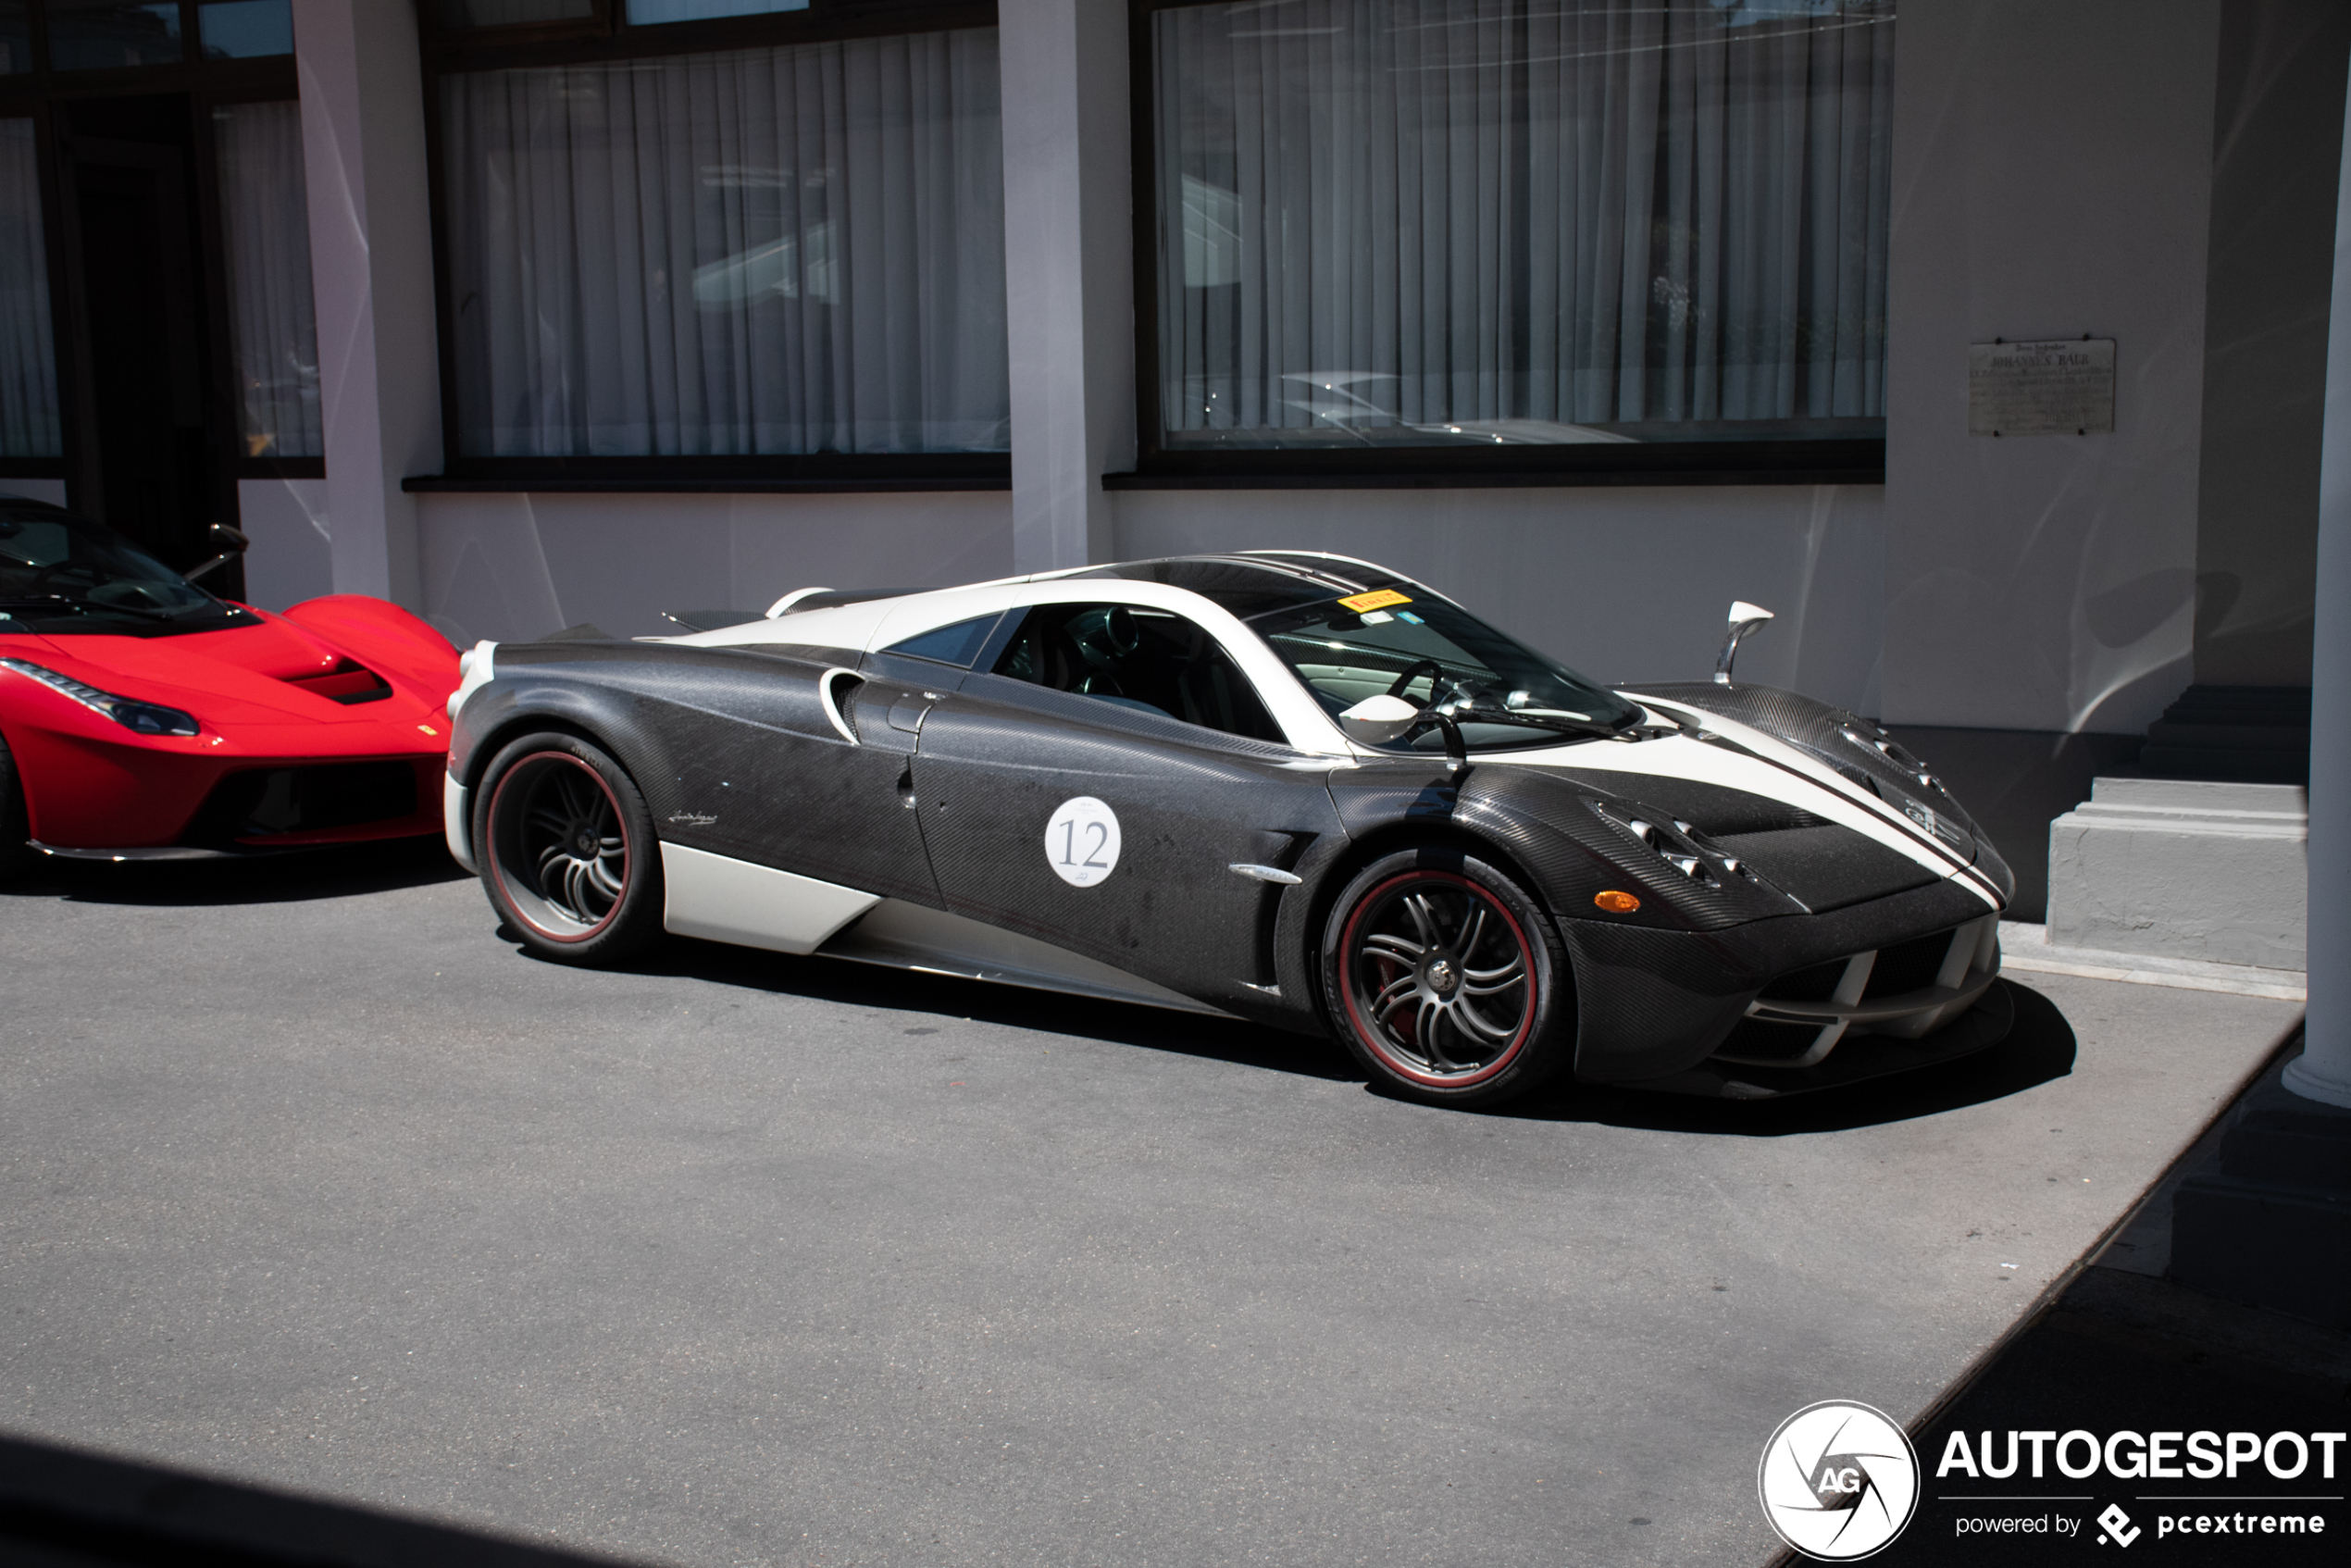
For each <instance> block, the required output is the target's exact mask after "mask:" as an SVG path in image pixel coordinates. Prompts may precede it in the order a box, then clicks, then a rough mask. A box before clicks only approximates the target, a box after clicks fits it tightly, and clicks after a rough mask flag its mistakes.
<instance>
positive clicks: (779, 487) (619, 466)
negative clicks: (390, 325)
mask: <svg viewBox="0 0 2351 1568" xmlns="http://www.w3.org/2000/svg"><path fill="white" fill-rule="evenodd" d="M593 4H594V6H595V7H596V9H595V15H594V16H593V17H591V18H588V19H580V20H577V21H569V22H532V23H519V24H516V25H513V26H507V27H495V28H463V29H456V28H446V27H443V26H442V25H441V24H440V23H439V21H438V20H437V19H436V15H435V7H434V6H432V5H431V4H430V3H429V0H426V3H424V4H420V5H419V6H418V8H417V19H418V23H419V28H418V34H419V36H418V42H419V44H420V45H421V53H422V58H421V64H422V66H423V75H424V116H425V157H426V166H427V167H426V180H427V190H428V194H429V199H430V203H431V212H432V269H433V315H434V321H435V326H436V328H437V330H438V335H439V365H440V369H441V441H442V471H441V472H440V473H438V474H430V475H423V476H419V477H416V478H411V479H404V480H403V481H402V488H403V489H404V490H407V491H412V492H427V493H431V492H540V493H555V492H590V493H599V492H617V493H637V494H646V493H663V492H721V493H729V494H743V493H753V494H755V493H763V492H765V493H795V492H923V491H1007V490H1010V489H1012V484H1013V477H1012V476H1013V464H1012V454H1011V453H1009V452H1001V453H964V452H923V453H830V452H827V453H797V454H791V453H777V454H748V455H745V454H728V455H725V456H664V455H659V454H648V455H635V456H626V457H466V456H460V455H459V451H460V445H459V437H460V433H461V432H460V421H459V410H458V407H457V392H456V388H457V337H456V330H455V319H454V315H453V313H452V311H451V309H450V301H451V299H452V298H453V297H454V290H453V288H452V285H451V271H450V254H449V243H448V233H449V217H448V205H447V193H446V176H445V170H446V165H445V161H444V155H445V152H446V148H445V145H444V143H443V137H442V81H443V80H444V79H446V78H448V77H452V76H462V75H469V74H473V73H476V72H484V71H496V70H511V69H515V68H522V67H550V66H572V65H597V64H603V63H605V62H608V61H614V60H633V59H657V58H661V57H663V56H671V55H699V54H707V53H711V52H713V51H717V50H727V49H753V48H763V47H774V46H777V45H789V44H826V43H834V42H838V41H841V40H846V39H852V38H889V37H897V36H902V35H904V34H907V33H916V32H945V31H954V30H958V29H964V28H978V27H994V26H996V25H997V14H996V0H810V4H809V6H808V8H807V9H805V10H799V11H778V12H770V13H767V14H765V15H758V16H747V17H723V18H717V19H712V20H708V21H690V22H658V23H649V24H646V25H644V26H636V25H633V24H630V23H628V22H627V21H626V20H625V19H623V6H622V0H593Z"/></svg>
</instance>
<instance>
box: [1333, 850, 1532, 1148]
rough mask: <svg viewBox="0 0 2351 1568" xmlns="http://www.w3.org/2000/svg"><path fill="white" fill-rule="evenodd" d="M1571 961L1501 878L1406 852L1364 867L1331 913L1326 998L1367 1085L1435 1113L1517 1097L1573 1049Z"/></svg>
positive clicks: (1446, 858) (1439, 853) (1447, 853)
mask: <svg viewBox="0 0 2351 1568" xmlns="http://www.w3.org/2000/svg"><path fill="white" fill-rule="evenodd" d="M1567 972H1568V969H1567V955H1566V952H1565V950H1564V949H1563V948H1562V947H1561V944H1560V940H1559V937H1558V934H1557V933H1556V932H1555V931H1554V930H1553V929H1552V927H1551V923H1550V921H1549V920H1548V919H1547V918H1545V916H1544V915H1543V913H1542V911H1541V910H1540V909H1538V908H1536V905H1535V902H1534V901H1533V900H1532V899H1530V898H1528V897H1527V896H1526V894H1525V893H1524V891H1523V890H1521V889H1520V888H1519V886H1518V884H1517V883H1516V882H1515V881H1513V880H1512V879H1511V877H1509V876H1508V875H1506V874H1505V873H1503V872H1502V871H1500V870H1499V869H1498V868H1497V867H1495V866H1492V865H1487V864H1486V862H1484V861H1482V860H1479V859H1477V858H1476V857H1475V856H1474V855H1466V854H1462V853H1461V852H1458V851H1452V850H1445V849H1438V848H1428V849H1421V850H1408V851H1405V852H1401V853H1398V854H1391V855H1388V856H1387V857H1385V858H1383V859H1381V860H1379V861H1376V862H1375V863H1374V864H1372V865H1369V866H1366V867H1365V868H1364V869H1363V871H1362V875H1360V876H1358V877H1356V878H1355V879H1354V881H1353V882H1351V883H1350V884H1349V885H1348V888H1347V890H1346V891H1345V892H1343V893H1341V894H1340V895H1339V898H1338V902H1337V904H1336V905H1335V906H1333V908H1332V910H1331V915H1330V920H1329V922H1328V924H1327V925H1326V926H1325V928H1324V937H1323V987H1324V995H1325V999H1326V1000H1327V1001H1328V1002H1329V1004H1330V1012H1331V1018H1332V1022H1333V1023H1334V1025H1336V1026H1337V1028H1338V1031H1339V1034H1340V1037H1341V1038H1342V1039H1345V1040H1346V1042H1347V1045H1348V1048H1349V1049H1350V1050H1351V1051H1352V1052H1354V1053H1355V1057H1356V1060H1357V1061H1359V1062H1361V1063H1362V1064H1363V1066H1364V1067H1365V1069H1366V1070H1368V1071H1369V1072H1370V1073H1371V1074H1372V1076H1373V1077H1374V1079H1375V1081H1377V1082H1379V1083H1382V1084H1385V1085H1386V1086H1387V1087H1388V1088H1391V1089H1396V1090H1397V1091H1399V1092H1400V1093H1402V1094H1405V1095H1408V1096H1410V1097H1412V1099H1415V1100H1422V1101H1428V1102H1430V1103H1432V1104H1448V1105H1474V1104H1490V1103H1492V1102H1494V1101H1500V1100H1506V1099H1508V1098H1510V1097H1511V1096H1512V1095H1516V1094H1521V1093H1524V1091H1525V1090H1527V1089H1532V1088H1533V1087H1535V1086H1536V1084H1538V1083H1540V1082H1542V1081H1543V1080H1544V1079H1546V1078H1548V1077H1549V1076H1551V1075H1552V1074H1553V1073H1555V1072H1556V1071H1558V1069H1559V1068H1560V1067H1561V1066H1562V1065H1563V1064H1565V1062H1566V1060H1567V1057H1568V1055H1569V1053H1570V1052H1572V1051H1573V1050H1574V1008H1573V1006H1572V1004H1571V999H1570V998H1569V996H1568V995H1567V987H1566V985H1565V977H1566V975H1567Z"/></svg>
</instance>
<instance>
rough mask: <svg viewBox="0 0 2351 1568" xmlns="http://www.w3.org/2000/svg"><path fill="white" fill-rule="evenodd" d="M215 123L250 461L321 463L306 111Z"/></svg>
mask: <svg viewBox="0 0 2351 1568" xmlns="http://www.w3.org/2000/svg"><path fill="white" fill-rule="evenodd" d="M212 118H213V141H214V143H215V145H216V146H217V147H218V155H219V159H220V235H221V241H222V243H223V246H224V247H225V248H226V250H227V251H228V261H229V322H230V342H231V344H232V345H233V351H234V353H235V355H236V372H237V391H238V394H239V399H240V402H241V404H242V406H241V408H240V409H239V417H240V419H241V420H242V421H243V423H242V427H241V428H242V431H243V439H244V453H245V455H246V456H248V457H322V456H324V455H325V454H326V451H327V444H326V436H325V433H324V426H323V425H322V424H321V422H320V417H319V408H318V329H317V318H316V316H315V315H314V313H313V311H312V307H311V299H310V209H309V202H308V199H307V196H306V195H305V188H304V185H303V172H302V106H300V105H299V104H294V103H291V102H288V103H277V104H234V105H230V106H225V107H221V108H217V109H215V110H213V111H212Z"/></svg>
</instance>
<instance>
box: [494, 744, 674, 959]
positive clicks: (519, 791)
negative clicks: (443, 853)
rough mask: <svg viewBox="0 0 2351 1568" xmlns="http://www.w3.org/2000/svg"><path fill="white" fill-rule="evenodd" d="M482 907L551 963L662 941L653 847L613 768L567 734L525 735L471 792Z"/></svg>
mask: <svg viewBox="0 0 2351 1568" xmlns="http://www.w3.org/2000/svg"><path fill="white" fill-rule="evenodd" d="M474 800H475V807H474V821H473V840H474V842H475V844H476V845H478V846H479V854H480V856H481V881H482V886H483V888H484V889H485V890H487V891H488V892H489V894H490V902H491V907H492V908H494V909H496V910H497V911H498V913H499V915H501V916H503V917H504V920H505V922H506V924H507V925H508V927H511V928H512V929H513V930H514V931H515V933H516V935H517V936H519V937H520V938H521V939H522V943H523V945H524V946H525V947H527V948H529V949H530V951H531V952H535V953H538V954H539V955H540V956H541V957H542V958H552V959H554V960H555V961H556V962H557V963H559V964H616V963H618V962H620V961H621V960H622V959H625V958H628V957H629V956H630V955H632V954H634V953H637V952H641V951H643V949H644V948H645V947H646V946H647V945H648V944H649V943H651V942H652V941H653V940H654V939H655V938H657V937H659V936H660V935H661V923H662V883H661V847H660V845H659V844H658V843H657V842H656V841H655V840H654V837H653V814H652V813H651V812H650V811H648V810H646V809H645V799H644V797H643V796H642V795H641V794H639V793H638V791H637V786H636V784H635V783H634V782H633V781H632V780H631V779H630V778H629V777H628V773H627V771H626V770H624V769H623V768H622V767H621V765H620V764H618V763H617V762H615V761H614V760H613V759H612V757H611V756H609V755H608V754H606V753H605V752H604V751H603V748H601V747H599V746H597V745H595V744H593V743H592V742H591V741H588V740H581V739H580V738H579V737H578V736H577V735H561V734H553V733H550V734H543V735H526V736H524V737H523V738H522V739H520V740H516V741H513V742H512V743H510V744H508V745H507V746H505V747H504V748H503V749H501V750H500V752H499V753H498V754H497V756H495V757H494V758H492V759H491V764H490V766H489V767H488V768H487V769H486V770H484V772H483V774H482V776H481V784H480V787H479V789H477V790H475V791H474Z"/></svg>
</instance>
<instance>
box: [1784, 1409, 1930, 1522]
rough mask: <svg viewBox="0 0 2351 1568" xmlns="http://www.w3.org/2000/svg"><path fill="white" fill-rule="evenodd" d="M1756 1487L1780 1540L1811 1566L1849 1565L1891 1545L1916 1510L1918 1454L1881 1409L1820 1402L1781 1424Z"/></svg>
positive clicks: (1906, 1437)
mask: <svg viewBox="0 0 2351 1568" xmlns="http://www.w3.org/2000/svg"><path fill="white" fill-rule="evenodd" d="M1755 1489H1756V1493H1757V1495H1758V1496H1759V1497H1760V1498H1761V1500H1762V1502H1763V1516H1764V1517H1765V1518H1766V1519H1768V1520H1770V1521H1771V1524H1772V1528H1773V1530H1774V1531H1776V1532H1777V1533H1778V1535H1779V1537H1780V1539H1782V1540H1784V1541H1785V1542H1786V1543H1787V1544H1788V1545H1790V1546H1792V1547H1794V1548H1795V1549H1797V1551H1799V1552H1801V1553H1802V1554H1803V1555H1805V1556H1806V1557H1809V1558H1811V1559H1813V1560H1814V1561H1815V1562H1855V1561H1857V1560H1859V1559H1860V1558H1864V1557H1868V1556H1870V1555H1871V1554H1872V1553H1873V1552H1876V1551H1878V1550H1880V1549H1883V1548H1885V1546H1887V1545H1888V1544H1890V1543H1891V1542H1892V1541H1893V1539H1894V1537H1897V1536H1898V1535H1900V1534H1901V1533H1902V1531H1903V1528H1904V1527H1905V1526H1906V1525H1908V1524H1909V1522H1910V1516H1911V1515H1912V1514H1913V1513H1915V1512H1918V1506H1919V1456H1918V1450H1915V1449H1913V1448H1912V1447H1911V1446H1910V1439H1909V1434H1907V1433H1905V1432H1904V1431H1903V1430H1902V1428H1901V1427H1900V1426H1898V1425H1896V1424H1895V1422H1894V1421H1893V1420H1892V1419H1891V1418H1890V1417H1889V1416H1887V1415H1886V1413H1885V1412H1884V1411H1881V1410H1877V1409H1875V1408H1873V1407H1872V1406H1870V1405H1865V1404H1857V1403H1855V1402H1853V1401H1852V1400H1822V1401H1821V1402H1820V1403H1818V1404H1813V1405H1807V1406H1805V1407H1804V1408H1803V1409H1802V1410H1799V1411H1797V1412H1796V1413H1795V1414H1794V1415H1791V1416H1789V1417H1788V1418H1787V1419H1786V1420H1785V1421H1783V1422H1781V1423H1780V1427H1779V1430H1778V1431H1776V1432H1774V1433H1773V1434H1772V1440H1771V1441H1770V1442H1768V1443H1766V1444H1764V1445H1763V1460H1762V1462H1761V1463H1760V1465H1758V1466H1757V1467H1756V1472H1755Z"/></svg>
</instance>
